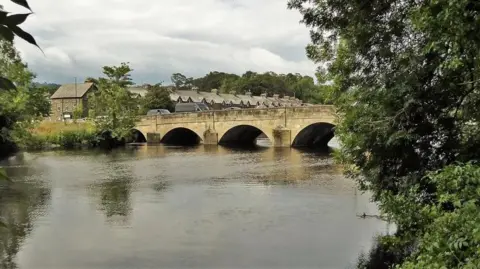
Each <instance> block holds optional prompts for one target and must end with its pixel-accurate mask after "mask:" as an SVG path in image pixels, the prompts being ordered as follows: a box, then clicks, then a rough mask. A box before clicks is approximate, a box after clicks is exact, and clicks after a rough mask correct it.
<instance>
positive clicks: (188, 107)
mask: <svg viewBox="0 0 480 269" xmlns="http://www.w3.org/2000/svg"><path fill="white" fill-rule="evenodd" d="M208 110H210V109H209V108H208V106H207V105H205V104H204V103H200V102H198V103H178V104H176V105H175V113H188V112H202V111H208Z"/></svg>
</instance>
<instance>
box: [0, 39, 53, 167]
mask: <svg viewBox="0 0 480 269" xmlns="http://www.w3.org/2000/svg"><path fill="white" fill-rule="evenodd" d="M0 73H1V74H2V75H3V76H4V78H5V79H8V80H9V81H13V83H15V85H16V87H15V88H12V89H9V90H8V91H0V130H1V131H0V158H1V157H5V156H6V155H8V154H9V153H11V152H12V151H14V150H15V149H16V146H15V143H14V141H15V136H14V133H15V131H16V129H21V128H24V127H25V126H28V125H30V122H31V120H33V119H35V118H36V117H39V116H43V115H45V114H48V113H49V111H50V103H49V102H48V100H47V97H46V96H44V95H43V91H42V90H40V89H38V88H35V87H33V86H32V80H33V79H34V77H35V75H34V74H33V73H32V72H30V71H29V70H28V66H27V65H26V64H25V63H23V62H22V60H21V58H20V55H19V53H18V51H17V50H16V49H15V47H14V46H13V43H11V42H10V41H5V40H1V41H0ZM17 131H19V130H17Z"/></svg>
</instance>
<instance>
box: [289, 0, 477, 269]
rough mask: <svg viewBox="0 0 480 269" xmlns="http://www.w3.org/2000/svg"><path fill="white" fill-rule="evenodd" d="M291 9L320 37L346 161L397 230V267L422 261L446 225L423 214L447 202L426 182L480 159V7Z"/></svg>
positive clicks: (315, 41)
mask: <svg viewBox="0 0 480 269" xmlns="http://www.w3.org/2000/svg"><path fill="white" fill-rule="evenodd" d="M289 8H294V9H298V10H299V11H300V12H301V14H302V15H303V23H305V24H306V25H307V26H308V27H310V28H311V30H312V31H311V39H312V43H311V44H310V45H308V46H307V55H308V57H309V58H310V59H312V60H313V61H315V62H316V63H319V64H322V65H325V66H326V69H325V73H324V74H322V76H325V77H326V78H327V80H330V81H332V82H333V90H332V91H331V92H330V94H329V96H330V98H331V99H332V100H334V102H335V105H336V107H337V109H338V112H339V115H340V117H341V120H340V121H339V124H338V126H337V127H336V129H335V133H336V135H337V136H338V137H339V139H340V141H341V144H342V148H341V150H340V151H339V152H338V154H337V157H338V160H340V161H341V162H342V163H343V164H344V165H345V166H346V167H347V168H348V171H347V174H348V175H349V176H351V177H353V178H354V179H355V180H356V181H357V182H358V183H359V186H360V188H361V189H362V190H368V191H371V192H372V194H373V200H374V201H376V202H377V203H378V205H379V207H380V209H381V211H382V212H383V213H384V214H385V215H386V216H387V217H388V218H389V219H390V220H391V221H393V222H395V223H396V224H397V227H398V232H397V234H396V236H395V238H394V240H396V243H395V245H396V246H397V248H398V247H400V248H402V249H396V250H395V251H397V253H401V256H402V257H401V259H399V260H398V262H397V263H398V264H401V263H402V261H403V260H404V259H410V258H419V259H422V258H423V257H422V256H421V255H420V256H416V254H415V253H414V254H411V255H413V256H410V253H411V251H412V250H413V249H415V246H417V245H418V244H419V238H423V237H424V236H426V235H427V231H429V229H430V227H432V226H431V225H433V224H432V223H437V221H438V219H437V217H431V216H430V215H428V214H425V213H424V212H423V211H422V209H423V208H425V207H426V206H428V205H432V204H438V202H439V199H440V193H439V192H438V187H439V186H438V182H436V181H434V180H432V179H431V178H430V177H426V175H427V174H428V173H429V171H437V170H439V169H442V168H444V167H445V166H447V165H450V164H453V163H455V162H466V161H477V160H478V158H479V157H480V153H479V151H478V150H477V149H478V147H479V146H480V145H479V143H480V135H479V134H480V130H479V129H478V126H479V125H478V123H479V116H480V113H478V112H479V111H478V109H479V107H480V106H479V105H480V104H479V102H480V95H479V87H478V82H480V80H479V71H480V70H479V66H480V62H479V57H478V55H480V36H479V35H478V34H477V33H478V32H479V30H480V21H479V16H478V12H479V8H480V7H479V5H478V1H473V0H461V1H448V0H439V1H394V0H385V1H348V0H328V1H327V0H319V1H309V0H290V1H289ZM460 220H463V219H456V220H455V221H460ZM463 221H464V220H463ZM470 221H475V219H473V218H472V219H470ZM435 228H439V229H441V228H442V225H440V224H438V227H433V229H435ZM440 250H441V249H437V251H440ZM395 251H394V252H395ZM432 253H433V252H432ZM436 253H437V254H438V255H441V253H440V252H436ZM464 254H465V255H467V256H469V255H470V254H471V253H470V254H469V253H468V252H465V253H464ZM476 255H477V256H474V255H473V256H472V255H470V256H469V258H471V259H472V260H475V259H476V258H478V254H476ZM415 256H416V257H415ZM475 257H476V258H475ZM437 264H440V263H435V261H433V260H430V261H429V262H428V263H423V264H422V266H420V267H417V268H440V267H437ZM446 267H447V268H450V267H448V266H446ZM472 268H473V267H472Z"/></svg>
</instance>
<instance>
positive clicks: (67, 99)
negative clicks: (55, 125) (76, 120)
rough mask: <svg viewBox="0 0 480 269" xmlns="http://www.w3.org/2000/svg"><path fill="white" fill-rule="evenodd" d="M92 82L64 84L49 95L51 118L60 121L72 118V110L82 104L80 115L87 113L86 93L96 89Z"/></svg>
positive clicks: (84, 115) (83, 115)
mask: <svg viewBox="0 0 480 269" xmlns="http://www.w3.org/2000/svg"><path fill="white" fill-rule="evenodd" d="M96 89H97V87H96V86H95V84H93V83H91V82H90V83H76V84H64V85H62V86H60V88H58V90H57V91H56V92H55V93H54V94H53V95H52V96H51V97H50V99H51V102H52V113H51V114H52V119H53V120H56V121H61V120H63V119H71V118H73V111H75V109H76V108H77V106H78V105H80V104H81V105H82V108H83V113H82V117H86V116H87V115H88V93H90V92H92V91H94V90H96Z"/></svg>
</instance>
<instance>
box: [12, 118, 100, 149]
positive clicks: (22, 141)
mask: <svg viewBox="0 0 480 269" xmlns="http://www.w3.org/2000/svg"><path fill="white" fill-rule="evenodd" d="M16 142H17V144H18V146H19V148H20V149H22V150H34V151H36V150H48V149H54V148H63V149H73V148H84V147H87V148H89V147H95V146H96V144H98V131H97V129H96V128H95V126H94V125H93V124H92V123H90V122H72V123H64V122H47V121H43V122H40V123H39V124H37V125H36V126H35V127H33V128H31V129H28V130H26V133H25V134H23V135H22V136H21V137H19V138H17V141H16Z"/></svg>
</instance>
